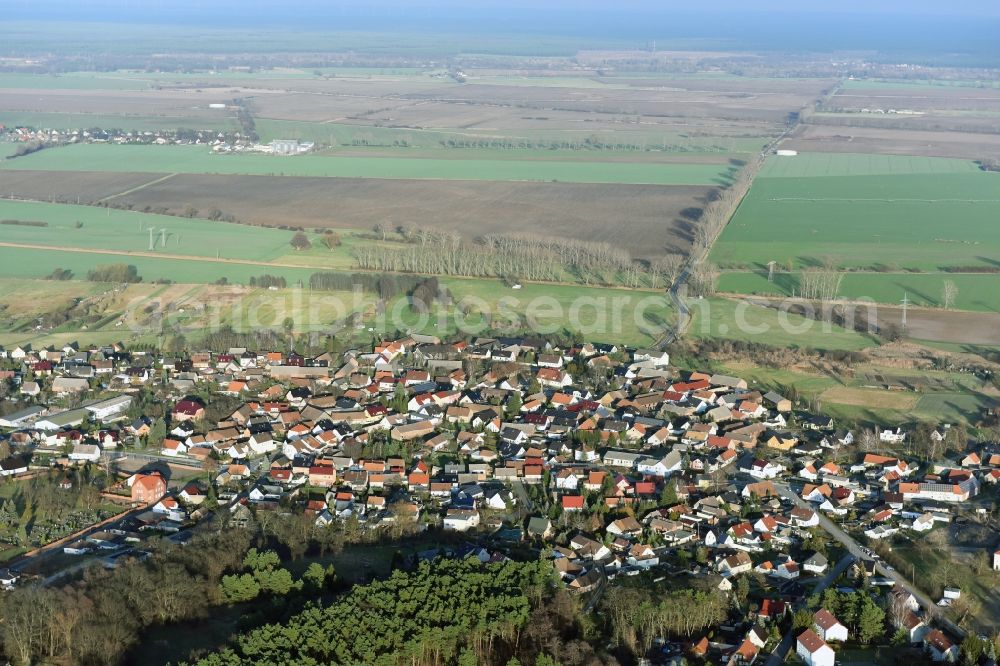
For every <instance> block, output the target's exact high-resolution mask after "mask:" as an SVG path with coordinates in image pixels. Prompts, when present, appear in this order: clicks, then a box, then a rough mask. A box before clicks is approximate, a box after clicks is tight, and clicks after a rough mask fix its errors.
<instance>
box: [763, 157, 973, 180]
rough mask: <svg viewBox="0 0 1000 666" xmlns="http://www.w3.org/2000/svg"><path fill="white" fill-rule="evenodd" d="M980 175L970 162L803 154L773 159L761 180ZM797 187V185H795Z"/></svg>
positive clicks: (923, 158)
mask: <svg viewBox="0 0 1000 666" xmlns="http://www.w3.org/2000/svg"><path fill="white" fill-rule="evenodd" d="M943 173H964V174H968V173H979V167H978V166H977V165H976V164H975V163H974V162H970V161H969V160H958V159H950V158H945V157H917V156H912V155H870V154H860V153H803V154H801V155H796V156H794V157H773V158H771V159H769V160H768V161H767V162H766V163H765V165H764V168H763V169H761V172H760V175H759V176H758V178H762V179H763V178H829V177H830V176H913V175H919V174H943ZM793 187H794V186H793Z"/></svg>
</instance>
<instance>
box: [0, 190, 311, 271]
mask: <svg viewBox="0 0 1000 666" xmlns="http://www.w3.org/2000/svg"><path fill="white" fill-rule="evenodd" d="M0 220H10V221H22V222H34V221H40V222H44V223H45V224H46V226H25V225H16V224H3V225H0V230H2V231H0V243H3V244H23V245H44V246H51V247H53V248H82V249H88V250H95V249H96V250H114V251H120V252H149V251H150V239H152V240H153V242H154V249H153V251H152V252H153V253H155V252H157V251H158V252H162V253H164V254H170V255H191V256H199V257H211V258H216V257H224V258H227V259H246V260H252V261H261V262H263V261H270V260H273V259H277V258H278V257H280V256H283V255H285V254H288V253H289V252H290V251H291V248H290V246H289V241H290V239H291V237H292V232H290V231H282V230H279V229H266V228H262V229H252V230H248V229H245V228H243V227H239V226H236V225H234V224H230V223H226V222H215V221H212V220H204V219H187V218H183V217H173V216H165V215H153V214H149V213H139V212H134V211H128V210H114V209H110V208H107V209H105V208H98V207H95V206H77V205H67V204H50V203H42V202H34V201H10V200H3V199H0ZM164 232H165V233H164ZM164 239H165V240H166V245H165V246H164V245H163V241H164Z"/></svg>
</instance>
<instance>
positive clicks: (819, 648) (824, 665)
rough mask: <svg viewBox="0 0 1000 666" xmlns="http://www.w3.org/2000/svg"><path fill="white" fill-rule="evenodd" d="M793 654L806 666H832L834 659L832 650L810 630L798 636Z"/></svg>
mask: <svg viewBox="0 0 1000 666" xmlns="http://www.w3.org/2000/svg"><path fill="white" fill-rule="evenodd" d="M795 654H797V655H799V656H800V657H801V658H802V661H804V662H805V663H806V666H833V664H834V660H835V658H836V656H835V655H834V652H833V648H831V647H830V646H829V645H827V644H826V641H824V640H823V639H822V638H820V637H819V635H817V634H816V632H815V631H813V630H812V629H806V630H805V631H803V632H802V633H801V634H799V636H798V638H797V639H796V641H795Z"/></svg>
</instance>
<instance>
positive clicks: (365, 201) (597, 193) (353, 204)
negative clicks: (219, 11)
mask: <svg viewBox="0 0 1000 666" xmlns="http://www.w3.org/2000/svg"><path fill="white" fill-rule="evenodd" d="M293 159H294V158H293ZM53 182H55V183H56V185H55V186H53V185H52V184H51V183H53ZM147 183H148V184H147ZM142 185H145V186H144V187H140V186H142ZM88 189H90V190H91V191H92V193H93V194H92V197H91V198H88V196H87V190H88ZM712 191H713V189H712V188H710V187H705V186H655V185H607V184H593V185H587V184H580V183H526V182H523V183H522V182H495V181H493V182H490V181H481V182H475V181H444V180H435V181H417V180H383V179H336V178H282V177H280V176H213V175H203V176H198V175H184V174H179V175H176V176H171V177H169V178H165V179H164V178H163V177H162V176H160V175H157V174H126V173H97V172H78V173H69V172H36V171H30V172H29V171H4V170H2V169H0V192H3V193H5V195H10V194H13V195H14V196H16V197H19V198H26V199H42V200H48V199H49V197H50V196H57V197H58V198H57V200H62V201H69V202H75V201H78V200H79V201H83V202H85V203H86V202H95V201H98V200H99V199H102V198H107V197H112V196H113V197H114V201H115V202H117V203H119V204H125V205H131V206H132V207H133V209H135V210H145V209H147V208H148V209H150V210H156V209H160V208H163V209H166V210H169V211H170V212H172V213H176V214H182V213H184V212H185V211H186V210H187V209H188V207H191V208H193V209H194V210H196V211H197V215H200V216H202V217H204V216H207V215H209V212H210V211H211V210H212V209H218V210H220V211H222V212H223V213H225V214H229V215H233V216H234V217H235V218H236V219H237V220H238V221H240V222H243V223H246V224H253V225H262V226H277V225H292V226H301V227H307V228H339V229H363V230H365V231H370V230H371V228H372V227H373V226H374V225H375V224H376V223H381V224H384V225H386V226H388V227H390V228H393V227H396V226H399V225H407V224H413V225H417V226H419V227H429V228H434V229H440V230H444V231H455V232H458V233H460V234H461V235H462V236H463V237H465V238H466V239H468V240H472V239H473V238H475V237H477V236H480V235H482V234H487V233H526V234H539V233H547V234H552V235H554V236H557V237H562V238H572V239H579V238H581V237H583V238H587V239H589V240H594V241H605V242H611V243H614V244H615V245H618V246H620V247H623V248H624V249H626V250H628V251H629V252H631V253H632V255H633V256H635V257H639V258H655V257H657V256H661V255H662V254H664V253H667V252H686V251H687V249H688V248H689V247H690V243H691V224H692V222H691V220H692V218H693V217H695V216H697V215H698V214H699V212H700V208H701V206H703V205H704V204H705V201H707V198H708V197H709V196H710V195H711V192H712ZM124 192H129V193H128V194H122V193H124ZM63 193H64V194H63ZM99 214H100V215H106V212H100V213H99ZM612 221H614V222H613V223H612ZM133 224H135V223H134V222H133ZM173 224H174V221H173V220H170V221H167V222H166V223H165V224H164V225H161V226H170V227H171V228H173V227H172V225H173ZM256 231H257V230H256V229H254V230H251V229H246V228H240V227H237V231H236V233H238V234H242V236H241V237H242V238H250V237H252V236H253V234H255V233H256ZM147 242H148V235H147ZM285 242H286V244H287V240H286V241H285ZM345 244H346V236H345ZM209 251H211V249H210V250H209ZM223 256H227V255H225V254H223Z"/></svg>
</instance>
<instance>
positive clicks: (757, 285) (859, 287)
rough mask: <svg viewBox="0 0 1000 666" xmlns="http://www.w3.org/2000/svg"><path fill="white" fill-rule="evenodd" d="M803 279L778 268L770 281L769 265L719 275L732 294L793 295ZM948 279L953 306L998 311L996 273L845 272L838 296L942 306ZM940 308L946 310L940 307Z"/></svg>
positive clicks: (999, 297) (723, 288) (723, 287)
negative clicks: (953, 294) (953, 288)
mask: <svg viewBox="0 0 1000 666" xmlns="http://www.w3.org/2000/svg"><path fill="white" fill-rule="evenodd" d="M800 279H801V278H800V274H799V273H797V272H792V273H788V272H778V273H776V274H775V276H774V281H773V282H768V280H767V271H766V269H765V270H761V271H756V272H752V273H750V272H743V271H733V272H724V273H722V275H721V277H720V278H719V290H720V291H721V292H723V293H730V294H750V295H770V296H793V295H799V294H801V288H800ZM946 280H947V281H950V282H953V283H954V284H955V286H956V287H957V288H958V293H957V295H956V297H955V302H954V304H953V306H952V307H953V308H955V309H957V310H969V311H972V312H984V313H996V312H997V308H998V307H1000V294H998V293H997V292H996V285H997V276H996V275H995V274H993V273H939V272H936V273H906V272H886V273H874V272H852V273H845V274H844V279H843V281H842V282H841V285H840V290H839V292H838V298H839V299H843V300H860V301H873V302H875V303H879V304H885V305H889V306H898V305H899V304H900V303H901V301H902V300H903V297H904V295H905V296H906V298H907V300H908V302H909V304H910V305H912V306H915V307H922V308H936V309H939V308H942V307H943V304H944V303H943V300H944V294H943V292H944V283H945V281H946ZM938 312H939V313H944V311H943V310H940V309H939V310H938ZM968 342H973V340H968Z"/></svg>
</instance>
